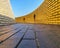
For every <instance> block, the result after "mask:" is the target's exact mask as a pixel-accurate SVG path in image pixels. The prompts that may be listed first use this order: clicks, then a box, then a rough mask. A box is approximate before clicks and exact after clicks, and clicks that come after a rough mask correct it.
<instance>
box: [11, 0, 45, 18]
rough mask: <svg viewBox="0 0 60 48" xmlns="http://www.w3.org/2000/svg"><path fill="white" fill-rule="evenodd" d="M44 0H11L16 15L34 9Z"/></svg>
mask: <svg viewBox="0 0 60 48" xmlns="http://www.w3.org/2000/svg"><path fill="white" fill-rule="evenodd" d="M43 1H44V0H10V3H11V6H12V10H13V13H14V16H15V17H19V16H24V15H27V14H29V13H31V12H32V11H34V10H35V9H36V8H37V7H38V6H39V5H40V4H41V3H42V2H43Z"/></svg>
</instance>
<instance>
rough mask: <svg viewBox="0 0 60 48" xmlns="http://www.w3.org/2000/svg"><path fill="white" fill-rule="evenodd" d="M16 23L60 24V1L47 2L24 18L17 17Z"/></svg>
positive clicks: (50, 0)
mask: <svg viewBox="0 0 60 48" xmlns="http://www.w3.org/2000/svg"><path fill="white" fill-rule="evenodd" d="M34 15H35V20H34ZM16 22H19V23H24V22H25V23H42V24H60V0H45V1H44V2H43V3H42V4H41V5H40V6H39V7H38V8H37V9H36V10H35V11H33V12H32V13H30V14H28V15H25V16H23V17H17V18H16Z"/></svg>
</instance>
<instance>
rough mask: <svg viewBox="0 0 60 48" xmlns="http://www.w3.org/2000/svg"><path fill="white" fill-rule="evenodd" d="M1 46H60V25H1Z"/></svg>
mask: <svg viewBox="0 0 60 48" xmlns="http://www.w3.org/2000/svg"><path fill="white" fill-rule="evenodd" d="M0 48H60V26H59V25H38V24H14V25H9V26H3V27H0Z"/></svg>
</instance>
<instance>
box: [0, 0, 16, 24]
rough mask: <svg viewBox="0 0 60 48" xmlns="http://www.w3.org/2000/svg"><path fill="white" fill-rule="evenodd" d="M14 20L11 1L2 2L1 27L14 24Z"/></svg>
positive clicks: (0, 5) (4, 0) (1, 0)
mask: <svg viewBox="0 0 60 48" xmlns="http://www.w3.org/2000/svg"><path fill="white" fill-rule="evenodd" d="M14 20H15V18H14V15H13V12H12V9H11V5H10V0H0V25H6V24H11V23H14V22H15V21H14Z"/></svg>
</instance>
